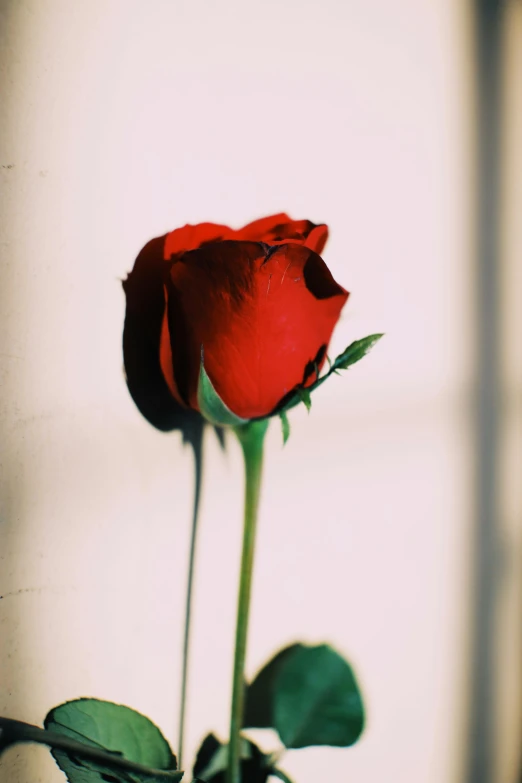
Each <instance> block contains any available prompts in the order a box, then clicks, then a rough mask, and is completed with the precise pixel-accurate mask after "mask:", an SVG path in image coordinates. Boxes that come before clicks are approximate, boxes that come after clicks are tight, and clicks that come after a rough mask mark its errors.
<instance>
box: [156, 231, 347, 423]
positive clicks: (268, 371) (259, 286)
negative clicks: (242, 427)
mask: <svg viewBox="0 0 522 783" xmlns="http://www.w3.org/2000/svg"><path fill="white" fill-rule="evenodd" d="M168 289H169V324H170V327H171V334H172V336H173V354H174V356H173V360H174V375H175V377H176V379H177V380H178V387H179V388H180V393H181V395H182V396H183V397H185V394H186V395H188V400H189V402H190V405H191V406H192V407H194V408H197V382H198V376H199V363H200V350H201V346H203V348H204V352H205V368H206V370H207V372H208V374H209V377H210V379H211V381H212V382H213V384H214V386H215V388H216V390H217V392H218V394H219V395H220V396H221V397H222V399H223V401H224V402H225V403H226V404H227V405H228V406H229V408H230V409H231V410H232V411H233V412H234V413H236V414H237V415H238V416H242V417H244V418H255V417H259V416H266V415H268V414H269V413H271V412H272V411H273V410H274V408H275V407H276V406H277V404H278V403H279V402H280V400H281V399H282V398H283V397H284V396H285V395H286V394H287V393H288V392H290V391H291V390H292V389H293V388H294V387H295V386H296V385H298V384H301V383H303V382H305V381H306V380H307V378H305V371H306V369H307V366H308V367H309V365H310V362H313V361H314V359H315V358H316V357H317V356H318V355H319V356H320V355H321V352H322V353H323V356H324V352H325V350H326V346H327V345H328V343H329V341H330V337H331V334H332V331H333V328H334V326H335V324H336V322H337V320H338V318H339V314H340V312H341V310H342V307H343V305H344V303H345V302H346V299H347V297H348V294H347V292H346V291H345V290H344V289H343V288H341V286H339V285H337V283H335V281H334V280H333V278H332V276H331V274H330V272H329V271H328V269H327V267H326V265H325V264H324V261H323V260H322V259H321V258H320V257H319V256H318V255H317V254H316V253H314V252H313V251H311V250H310V249H309V248H306V247H303V246H301V245H297V244H287V245H281V246H279V247H277V249H276V250H275V251H274V250H273V249H269V250H268V251H267V248H266V247H264V246H263V245H259V244H257V243H252V242H223V243H220V244H218V245H212V246H211V247H209V248H202V249H201V250H197V251H194V252H192V253H187V254H186V255H184V256H182V257H181V258H180V259H179V260H178V261H176V262H175V263H174V264H173V265H172V270H171V276H170V281H169V283H168ZM177 330H178V331H179V332H180V334H179V341H178V336H177V334H176V331H177ZM177 345H180V349H181V347H182V353H181V354H179V355H178V356H177V350H176V346H177ZM321 358H322V357H321ZM180 373H182V374H183V376H184V378H185V379H186V381H187V384H186V391H185V394H184V391H183V389H182V388H181V385H180V384H181V381H180ZM311 380H313V378H310V377H309V378H308V382H311Z"/></svg>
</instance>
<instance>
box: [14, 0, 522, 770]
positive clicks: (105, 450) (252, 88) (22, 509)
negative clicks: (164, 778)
mask: <svg viewBox="0 0 522 783" xmlns="http://www.w3.org/2000/svg"><path fill="white" fill-rule="evenodd" d="M0 7H1V8H2V9H3V17H2V25H1V35H2V39H3V41H2V42H3V47H4V48H3V49H2V55H1V57H2V61H1V64H0V68H1V71H0V78H1V80H2V94H3V97H2V105H3V112H2V114H3V119H2V123H3V127H2V134H1V135H2V154H1V164H2V169H1V170H0V176H1V180H2V191H3V221H2V227H1V229H0V230H1V235H0V242H1V253H2V261H1V264H2V265H1V270H0V297H1V302H2V329H1V331H0V361H1V376H0V380H1V382H2V404H1V411H0V416H1V418H0V443H1V446H0V448H1V463H2V475H1V477H0V482H1V483H0V513H1V519H0V524H1V526H0V556H1V561H0V563H1V569H0V595H2V596H3V598H2V600H1V601H0V623H1V624H0V634H1V638H0V678H1V689H0V714H7V715H10V716H11V717H16V718H19V719H22V720H26V721H30V722H34V723H40V722H41V721H42V719H43V717H44V715H45V713H46V712H47V710H48V708H49V707H50V706H52V705H54V704H56V703H59V702H61V701H64V700H67V699H71V698H76V697H78V696H82V695H91V696H97V697H101V698H106V699H110V700H114V701H118V702H123V703H126V704H129V705H130V706H133V707H135V708H137V709H139V710H141V711H143V712H145V713H146V714H148V715H149V716H150V717H152V718H153V719H154V720H155V721H156V722H158V723H159V725H160V726H161V727H162V729H163V730H164V731H165V732H166V734H167V735H168V736H169V737H170V738H172V739H173V738H174V737H175V735H176V715H177V709H178V708H177V698H178V692H179V682H178V679H179V677H178V674H179V669H180V646H181V644H180V641H181V617H182V604H183V585H184V579H185V560H186V554H187V548H188V532H189V531H188V524H189V517H190V511H191V509H190V504H191V487H192V464H191V460H190V455H189V452H188V451H184V450H183V448H182V446H181V444H180V441H179V439H178V437H177V436H164V435H160V434H159V433H157V432H155V431H154V430H153V429H152V428H151V427H150V426H149V425H148V424H147V423H146V422H145V421H144V420H143V419H142V418H140V415H139V414H138V412H137V410H136V409H135V407H134V405H133V403H132V401H131V399H130V397H129V395H128V393H127V390H126V387H125V383H124V380H123V373H122V358H121V348H120V343H121V329H122V320H123V313H124V299H123V294H122V290H121V286H120V283H119V280H120V279H121V278H122V277H124V276H125V274H126V272H127V271H128V270H129V269H130V268H131V266H132V263H133V260H134V257H135V255H136V253H137V251H138V250H139V249H140V247H141V246H142V245H143V244H144V243H145V241H146V240H148V239H149V238H150V237H151V236H155V235H157V234H159V233H162V232H165V231H166V230H168V229H171V228H174V227H176V226H178V225H182V224H183V223H185V222H187V221H189V222H198V221H201V220H213V221H216V222H226V223H231V224H232V225H234V226H239V225H241V224H242V223H244V222H246V221H248V220H250V219H253V218H256V217H258V216H261V215H263V214H269V213H271V212H277V211H279V210H283V209H284V210H287V211H289V213H290V214H291V215H292V216H295V217H310V218H311V219H313V220H317V221H319V220H325V221H327V222H328V223H329V224H330V226H331V241H330V243H329V245H328V248H327V251H326V254H325V257H326V260H327V262H328V264H329V265H330V267H331V269H332V271H333V272H334V274H335V276H336V277H337V278H338V279H339V281H340V282H341V283H342V284H343V285H345V286H346V287H347V288H348V289H350V290H351V291H352V297H351V299H350V302H349V304H348V306H347V308H346V311H345V315H344V317H343V319H342V322H341V323H340V324H339V327H338V330H337V334H336V337H335V343H334V348H342V347H344V346H345V345H346V344H347V343H348V342H350V341H351V340H352V339H354V338H356V337H360V336H363V335H365V334H367V333H370V332H374V331H380V330H383V331H385V332H386V333H387V336H386V338H385V340H384V341H383V342H382V344H381V345H380V346H379V347H378V348H377V349H376V350H375V352H374V353H373V354H372V356H371V357H370V358H368V359H367V360H366V361H365V362H364V363H363V364H361V365H360V366H358V367H357V368H355V369H354V370H353V371H350V373H348V374H347V376H346V377H345V378H344V379H343V380H340V379H334V380H333V381H332V382H331V383H329V384H328V388H326V387H324V388H323V390H322V391H321V392H320V393H318V394H317V397H316V399H315V400H314V409H313V411H312V413H311V415H310V416H309V417H308V416H307V415H306V413H305V412H304V411H298V412H296V413H294V414H292V417H291V424H292V429H293V432H292V437H291V439H290V441H289V443H288V444H287V446H286V447H285V449H284V450H282V448H281V438H280V433H279V431H278V426H277V423H276V422H275V423H274V424H273V426H272V428H271V432H270V434H269V439H268V457H267V468H266V476H265V490H264V496H263V504H262V511H261V521H260V531H259V547H258V554H257V564H256V572H255V584H254V599H253V610H252V624H251V635H250V650H249V656H248V669H249V671H250V672H251V673H253V672H254V671H255V670H256V669H257V667H258V666H259V665H261V664H262V662H263V661H265V660H266V659H267V657H269V656H270V655H271V654H272V653H273V652H274V651H275V650H276V649H277V648H279V647H280V646H282V645H284V644H285V643H287V642H288V641H291V640H294V639H300V638H303V639H306V640H317V641H319V640H329V641H331V642H332V643H333V644H335V645H336V646H337V647H338V648H339V649H340V650H342V651H343V652H344V653H345V654H346V655H347V656H348V657H349V658H350V659H351V660H352V661H353V662H354V665H355V666H356V668H357V671H358V674H359V676H360V679H361V682H362V684H363V687H364V692H365V695H366V699H367V703H368V713H369V722H368V728H367V731H366V733H365V735H364V738H363V740H362V741H361V742H360V744H359V745H357V746H356V747H354V748H353V749H350V750H346V751H330V750H324V749H312V750H308V751H303V752H300V753H293V754H289V755H288V758H287V763H286V764H285V768H286V769H287V770H288V772H289V773H290V774H292V776H293V777H295V779H296V781H298V783H312V781H317V780H324V779H325V776H326V773H327V774H328V776H330V778H331V779H332V780H335V781H344V780H346V781H348V780H350V781H354V782H355V781H356V782H357V783H377V781H383V780H388V781H398V782H399V781H400V783H453V782H456V781H457V780H459V773H460V772H461V770H462V763H463V755H462V753H463V744H462V743H463V741H464V738H465V729H466V713H465V705H466V678H465V674H466V671H467V666H468V664H467V655H468V654H469V650H468V646H467V645H468V640H469V634H468V626H467V623H468V619H469V618H468V606H469V601H470V588H469V585H470V549H469V542H470V535H471V524H472V462H471V433H470V415H469V413H470V383H471V377H472V352H471V345H472V333H471V323H470V317H471V261H470V260H469V257H470V255H469V242H468V231H469V214H468V212H469V199H468V197H469V192H468V181H469V179H468V177H469V170H468V166H469V127H468V125H467V122H468V114H467V112H468V109H469V102H468V97H467V95H468V93H467V79H468V75H469V74H468V60H467V56H468V48H467V47H468V44H469V41H468V39H467V35H466V28H465V19H464V16H463V15H461V14H459V13H458V7H459V6H458V4H455V3H454V2H452V0H440V2H433V0H400V2H395V3H389V2H387V1H386V0H349V2H340V0H323V1H322V2H321V3H318V2H311V1H309V0H304V1H303V0H300V2H297V0H287V2H276V1H275V0H269V1H267V2H264V3H257V2H256V3H254V2H246V3H245V2H240V0H224V1H223V2H219V3H218V2H216V3H212V2H203V0H192V2H181V1H180V0H169V1H167V0H151V1H150V2H147V3H144V2H138V0H91V1H90V2H80V0H14V1H13V2H7V1H6V0H4V2H3V3H2V4H1V6H0ZM334 352H335V351H332V353H334ZM229 446H230V447H229V451H228V454H227V455H226V456H225V457H223V456H222V455H221V454H220V453H219V450H218V447H217V444H216V442H215V440H214V439H213V437H212V435H211V433H209V435H208V438H207V443H206V447H207V451H206V467H205V471H206V474H205V486H204V498H203V508H202V526H201V538H200V552H199V554H200V559H199V569H200V572H199V573H200V578H199V581H198V585H197V594H196V624H195V633H194V661H193V666H192V677H191V701H190V712H189V724H188V742H189V745H190V748H189V750H191V751H192V750H194V749H195V747H196V746H197V744H198V742H199V740H200V739H201V737H202V736H203V734H204V733H205V732H206V731H207V730H209V729H214V730H217V731H218V732H220V733H221V735H222V736H224V735H225V732H226V730H227V710H228V703H229V689H230V688H229V682H230V670H231V653H232V636H233V621H234V612H235V592H236V582H237V566H238V556H239V545H240V542H239V536H240V521H241V519H240V518H241V500H242V497H241V494H242V491H241V483H240V480H241V475H242V474H241V465H240V458H239V454H238V450H237V448H236V445H235V444H234V443H232V442H230V444H229ZM510 464H511V463H510ZM514 495H516V491H515V492H514ZM514 502H515V511H512V512H511V513H512V515H513V518H515V517H516V515H517V513H518V512H517V511H516V508H518V507H517V506H516V501H514ZM510 508H511V506H510ZM513 578H514V577H513ZM510 595H511V596H512V597H513V593H512V592H511V593H510ZM510 606H511V609H510V610H509V611H510V612H515V610H516V601H515V607H514V608H513V606H512V604H510ZM509 666H510V667H511V670H512V671H513V672H516V670H517V666H516V660H514V657H510V658H509ZM510 683H513V680H512V679H510ZM510 709H511V710H512V712H511V713H510V715H512V716H513V715H514V716H515V717H516V710H517V709H518V708H517V707H516V705H515V707H513V705H512V704H511V706H510ZM513 710H514V712H513ZM513 720H514V718H510V722H508V723H507V733H506V737H508V739H507V742H508V744H509V743H511V744H510V750H509V752H510V753H511V757H513V756H514V750H513V748H515V742H516V740H515V732H514V729H513ZM504 742H506V740H505V739H504ZM515 749H516V748H515ZM0 780H1V781H2V783H37V782H40V783H51V781H57V782H58V781H60V780H61V775H60V773H59V772H58V771H57V770H56V769H55V767H54V762H52V760H51V759H50V757H49V756H48V754H47V751H45V750H44V749H42V748H38V749H34V748H18V749H16V750H12V751H10V752H9V754H8V755H6V757H5V761H4V763H3V766H2V767H1V768H0ZM499 781H500V777H499ZM502 783H512V780H511V777H510V772H509V771H508V772H504V773H503V777H502Z"/></svg>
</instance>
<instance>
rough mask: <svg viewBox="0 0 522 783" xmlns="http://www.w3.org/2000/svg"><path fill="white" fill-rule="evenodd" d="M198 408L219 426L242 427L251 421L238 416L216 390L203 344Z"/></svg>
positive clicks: (212, 422)
mask: <svg viewBox="0 0 522 783" xmlns="http://www.w3.org/2000/svg"><path fill="white" fill-rule="evenodd" d="M198 408H199V412H200V413H201V415H202V416H203V418H205V419H206V420H207V421H208V422H210V424H214V425H215V426H218V427H241V426H242V425H244V424H248V422H249V421H250V419H242V418H241V417H240V416H236V414H235V413H233V411H231V410H230V408H229V407H228V405H226V403H224V402H223V400H222V399H221V397H220V396H219V394H218V393H217V391H216V390H215V388H214V385H213V383H212V381H211V380H210V378H209V377H208V374H207V371H206V370H205V362H204V353H203V346H201V364H200V366H199V380H198Z"/></svg>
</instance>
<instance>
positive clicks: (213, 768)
mask: <svg viewBox="0 0 522 783" xmlns="http://www.w3.org/2000/svg"><path fill="white" fill-rule="evenodd" d="M240 753H241V774H242V780H243V781H244V783H266V781H267V780H268V777H269V775H270V774H272V770H271V769H270V756H267V755H266V754H265V753H263V752H262V751H261V750H260V749H259V748H258V747H257V745H255V744H254V743H253V742H251V741H250V740H249V739H247V738H246V737H242V738H241V749H240ZM227 764H228V745H224V744H223V743H221V742H220V741H219V740H218V739H217V738H216V736H215V735H214V734H208V735H207V736H206V737H205V739H204V740H203V742H202V744H201V747H200V749H199V750H198V753H197V756H196V762H195V764H194V770H193V774H194V777H195V778H196V780H202V781H205V783H225V778H226V769H227Z"/></svg>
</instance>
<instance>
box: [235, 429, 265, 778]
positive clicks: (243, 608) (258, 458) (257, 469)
mask: <svg viewBox="0 0 522 783" xmlns="http://www.w3.org/2000/svg"><path fill="white" fill-rule="evenodd" d="M267 428H268V420H266V419H265V420H261V421H252V422H249V424H245V425H244V426H242V427H236V428H235V433H236V435H237V437H238V439H239V442H240V443H241V447H242V449H243V456H244V460H245V482H246V483H245V515H244V527H243V551H242V554H241V576H240V581H239V598H238V606H237V625H236V648H235V656H234V671H233V684H232V708H231V714H230V745H229V754H228V768H227V783H241V766H240V750H241V729H242V726H243V712H244V700H245V674H244V672H245V657H246V644H247V633H248V614H249V608H250V593H251V588H252V570H253V564H254V547H255V538H256V520H257V509H258V505H259V494H260V489H261V471H262V467H263V441H264V437H265V433H266V430H267Z"/></svg>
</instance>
